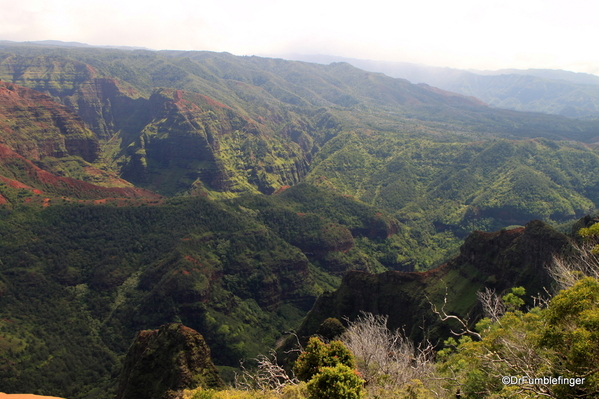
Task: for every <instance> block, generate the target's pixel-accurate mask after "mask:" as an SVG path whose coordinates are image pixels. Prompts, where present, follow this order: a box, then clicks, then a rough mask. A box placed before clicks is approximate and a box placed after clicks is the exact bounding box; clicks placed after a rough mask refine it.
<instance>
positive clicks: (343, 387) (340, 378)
mask: <svg viewBox="0 0 599 399" xmlns="http://www.w3.org/2000/svg"><path fill="white" fill-rule="evenodd" d="M365 395H366V392H365V390H364V380H363V379H362V378H360V376H359V374H358V372H357V371H356V370H353V369H351V368H349V367H347V366H346V365H344V364H337V365H336V366H334V367H323V368H322V369H321V371H320V373H318V374H316V375H315V376H314V377H313V378H312V379H311V380H310V382H308V398H309V399H358V398H363V397H365Z"/></svg>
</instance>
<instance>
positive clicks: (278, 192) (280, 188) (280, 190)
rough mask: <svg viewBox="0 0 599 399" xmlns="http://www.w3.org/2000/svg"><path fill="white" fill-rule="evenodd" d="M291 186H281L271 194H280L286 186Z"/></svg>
mask: <svg viewBox="0 0 599 399" xmlns="http://www.w3.org/2000/svg"><path fill="white" fill-rule="evenodd" d="M290 187H291V186H281V187H279V188H278V189H277V191H275V192H274V193H273V194H280V193H282V192H283V191H285V190H287V189H288V188H290Z"/></svg>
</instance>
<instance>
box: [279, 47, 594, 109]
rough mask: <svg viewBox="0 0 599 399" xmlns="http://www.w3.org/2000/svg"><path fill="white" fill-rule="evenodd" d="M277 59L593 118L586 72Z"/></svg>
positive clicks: (502, 104)
mask: <svg viewBox="0 0 599 399" xmlns="http://www.w3.org/2000/svg"><path fill="white" fill-rule="evenodd" d="M282 57H283V58H287V59H292V60H299V61H307V62H317V63H322V64H329V63H332V62H347V63H349V64H351V65H353V66H355V67H357V68H361V69H364V70H366V71H372V72H381V73H384V74H386V75H388V76H392V77H394V78H401V79H407V80H409V81H410V82H412V83H426V84H429V85H431V86H435V87H439V88H441V89H443V90H448V91H452V92H456V93H460V94H463V95H466V96H473V97H476V98H478V99H480V100H482V101H484V102H485V103H487V104H489V105H490V106H492V107H496V108H505V109H513V110H517V111H527V112H543V113H547V114H556V115H563V116H567V117H571V118H596V117H598V116H599V76H596V75H592V74H587V73H575V72H569V71H563V70H551V69H527V70H521V69H500V70H497V71H480V70H460V69H453V68H441V67H431V66H426V65H420V64H413V63H407V62H390V61H373V60H364V59H355V58H344V57H334V56H326V55H299V54H289V55H283V56H282Z"/></svg>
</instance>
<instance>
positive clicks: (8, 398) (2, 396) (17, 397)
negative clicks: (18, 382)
mask: <svg viewBox="0 0 599 399" xmlns="http://www.w3.org/2000/svg"><path fill="white" fill-rule="evenodd" d="M0 399H62V398H59V397H58V396H40V395H33V394H30V393H14V394H6V393H2V392H0Z"/></svg>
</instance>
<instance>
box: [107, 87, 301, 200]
mask: <svg viewBox="0 0 599 399" xmlns="http://www.w3.org/2000/svg"><path fill="white" fill-rule="evenodd" d="M148 107H149V110H150V111H149V112H150V121H149V123H148V124H147V125H145V127H144V128H143V130H141V132H140V134H139V135H138V136H136V137H134V138H133V137H131V136H130V141H129V142H128V141H126V139H127V138H124V140H125V141H124V142H123V147H124V148H125V150H124V151H123V152H121V154H122V155H121V157H119V158H118V159H117V163H119V164H120V165H121V170H122V173H123V177H124V178H126V179H128V180H130V181H132V182H134V183H137V184H141V185H143V186H145V187H147V188H149V189H152V190H156V191H158V192H161V193H164V194H169V195H172V194H177V193H181V192H188V191H192V192H194V193H207V192H212V193H216V192H231V193H240V192H254V193H258V192H264V193H271V192H273V191H275V189H277V188H279V187H280V186H283V185H290V184H295V183H297V182H299V181H300V179H301V178H302V177H303V176H304V175H305V174H306V173H307V170H308V159H307V158H306V156H305V154H304V153H303V150H302V148H301V146H300V145H299V144H297V143H294V142H292V141H288V140H284V139H283V138H281V137H280V136H277V135H275V134H274V133H273V132H272V130H270V129H269V128H268V127H267V126H266V125H264V124H261V123H258V122H256V121H254V120H252V119H249V118H247V117H246V116H243V115H241V114H239V113H238V112H237V111H235V110H234V109H232V108H231V107H229V106H226V105H224V104H222V103H219V102H218V101H215V100H213V99H212V98H209V97H207V96H205V95H201V94H196V93H188V92H184V91H181V90H173V89H157V90H156V91H155V92H154V93H153V94H152V96H151V97H150V99H149V104H148Z"/></svg>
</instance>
